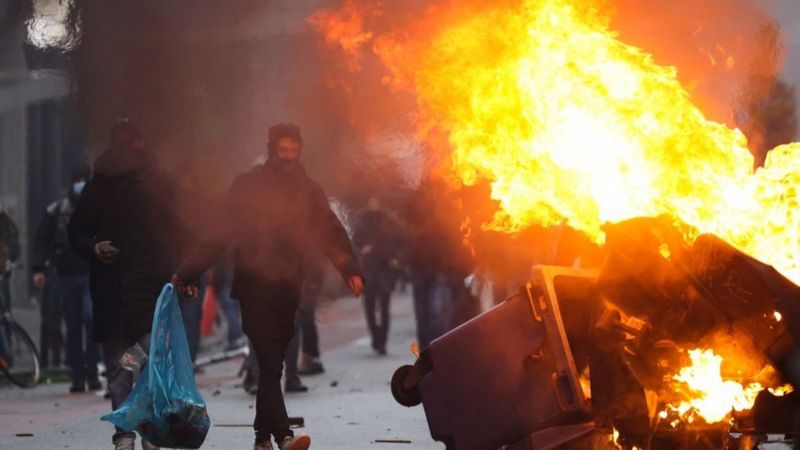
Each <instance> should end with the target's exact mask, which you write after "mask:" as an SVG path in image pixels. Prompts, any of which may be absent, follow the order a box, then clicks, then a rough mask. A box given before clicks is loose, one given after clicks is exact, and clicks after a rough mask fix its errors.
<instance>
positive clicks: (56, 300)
mask: <svg viewBox="0 0 800 450" xmlns="http://www.w3.org/2000/svg"><path fill="white" fill-rule="evenodd" d="M40 270H42V274H43V275H45V274H46V275H45V278H46V280H47V281H46V282H44V283H42V284H41V285H37V284H36V281H35V280H34V287H35V288H37V289H38V291H39V292H38V294H39V362H40V364H41V366H42V369H43V370H44V369H54V370H61V369H62V368H64V367H67V366H62V362H63V363H66V364H69V354H68V353H69V348H66V349H65V348H64V331H63V322H64V314H63V305H62V304H61V298H60V297H59V293H58V282H57V280H58V276H57V275H56V271H55V269H54V268H53V267H52V266H50V265H47V266H46V267H44V268H42V269H40ZM65 351H66V352H67V355H64V352H65ZM62 356H65V357H64V359H62ZM85 390H86V388H84V389H83V390H82V391H77V390H76V392H84V391H85Z"/></svg>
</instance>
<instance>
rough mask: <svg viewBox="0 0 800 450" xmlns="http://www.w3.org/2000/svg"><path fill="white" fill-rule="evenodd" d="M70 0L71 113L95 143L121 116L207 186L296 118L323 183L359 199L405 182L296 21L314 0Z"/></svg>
mask: <svg viewBox="0 0 800 450" xmlns="http://www.w3.org/2000/svg"><path fill="white" fill-rule="evenodd" d="M75 1H76V4H77V5H78V7H79V21H80V27H81V44H80V46H79V47H78V48H77V51H76V59H75V63H76V73H77V82H78V87H79V93H80V94H79V95H80V97H79V99H80V105H81V116H82V119H83V123H84V128H85V129H86V130H87V134H88V137H89V148H90V151H91V152H92V153H93V154H94V155H96V154H98V153H99V152H101V151H102V150H103V149H104V146H105V145H106V142H107V134H108V130H109V128H110V125H111V123H112V122H113V120H114V118H116V117H128V118H129V119H130V120H131V122H132V123H134V124H136V125H138V126H139V127H140V128H141V129H142V131H143V132H144V134H145V136H146V138H147V141H148V145H149V146H150V147H151V148H152V149H153V150H154V151H155V152H156V153H158V155H159V159H160V160H161V162H162V164H163V165H165V166H166V167H168V168H169V169H171V170H173V171H174V172H176V173H191V174H192V178H194V179H195V180H196V182H195V183H193V184H194V186H195V189H201V190H205V191H207V193H208V194H214V193H219V192H221V191H223V190H224V188H225V187H226V186H227V185H228V183H229V182H230V180H231V178H232V176H233V175H234V174H235V173H237V172H240V171H242V170H246V169H247V168H248V167H249V166H250V165H252V163H253V161H254V160H256V158H257V157H258V156H260V155H263V154H264V153H265V152H266V135H267V129H268V128H269V126H270V125H271V124H273V123H276V122H294V123H297V124H298V125H299V126H300V127H301V129H302V130H303V134H304V140H305V143H306V148H305V153H304V156H303V160H304V163H305V165H306V167H307V169H309V171H310V172H311V174H312V175H313V176H315V177H316V178H318V179H320V181H321V182H322V183H323V185H325V187H326V188H327V189H328V190H329V193H330V194H332V195H335V196H337V197H343V198H345V199H346V200H347V201H348V202H351V203H353V202H354V203H360V202H363V201H364V200H365V197H366V196H368V195H369V194H368V193H367V192H376V191H384V190H390V189H393V188H395V187H396V186H397V185H398V184H400V185H402V184H404V183H405V182H406V179H407V178H408V177H407V174H406V173H405V172H404V170H401V169H398V167H397V164H395V161H394V160H393V159H392V154H391V152H390V151H387V150H386V149H383V148H379V147H380V146H381V145H383V146H387V145H388V146H390V147H391V146H392V144H387V141H388V139H373V141H372V143H370V141H369V140H365V139H363V138H362V135H361V132H360V130H357V129H355V127H353V126H351V124H350V123H349V121H348V114H347V111H346V110H347V109H348V108H349V107H350V106H349V105H347V104H345V103H346V102H347V97H346V95H344V93H342V92H340V91H339V90H338V89H336V87H335V86H333V85H332V83H331V82H330V79H329V78H327V77H326V74H327V72H326V70H325V68H324V64H325V60H324V57H321V56H320V45H319V40H318V38H317V36H316V35H315V34H314V33H313V31H312V30H310V29H309V27H308V26H307V23H306V20H307V17H308V16H309V15H311V14H312V13H313V11H315V10H316V9H317V8H318V7H320V6H321V4H322V2H319V1H304V2H295V1H291V0H283V1H265V0H226V1H224V2H221V1H218V0H176V1H169V2H164V1H163V0H136V1H130V0H114V1H109V0H75ZM393 148H394V147H392V148H390V149H388V150H392V149H393ZM376 149H379V150H380V151H385V154H382V153H377V154H376ZM404 164H406V165H407V166H408V165H409V164H410V165H412V166H413V158H412V161H411V162H410V163H404ZM356 180H357V183H355V182H354V181H356Z"/></svg>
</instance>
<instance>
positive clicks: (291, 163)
mask: <svg viewBox="0 0 800 450" xmlns="http://www.w3.org/2000/svg"><path fill="white" fill-rule="evenodd" d="M299 165H300V158H292V159H282V158H278V166H279V167H280V168H281V169H283V170H291V169H293V168H294V167H297V166H299Z"/></svg>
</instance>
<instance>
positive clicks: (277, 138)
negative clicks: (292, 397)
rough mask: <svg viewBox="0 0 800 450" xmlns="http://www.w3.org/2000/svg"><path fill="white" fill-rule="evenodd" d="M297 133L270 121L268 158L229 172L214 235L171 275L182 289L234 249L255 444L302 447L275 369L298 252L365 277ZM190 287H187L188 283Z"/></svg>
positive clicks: (356, 286) (291, 326) (298, 274)
mask: <svg viewBox="0 0 800 450" xmlns="http://www.w3.org/2000/svg"><path fill="white" fill-rule="evenodd" d="M302 146H303V139H302V137H301V135H300V129H299V128H298V127H297V126H296V125H293V124H279V125H275V126H273V127H271V128H270V130H269V142H268V144H267V148H268V150H269V155H268V156H269V159H268V160H267V162H266V163H265V164H263V165H261V166H257V167H256V168H254V169H253V170H251V171H249V172H247V173H245V174H242V175H240V176H238V177H237V178H236V180H234V182H233V185H232V186H231V188H230V190H229V192H228V196H227V203H226V208H227V211H226V219H227V220H226V223H225V224H224V225H223V226H222V227H221V229H222V232H221V233H220V234H219V236H218V237H217V238H216V239H214V240H213V241H210V242H208V243H206V244H205V245H203V246H201V248H200V249H198V251H197V252H195V253H194V254H193V256H192V257H190V258H189V259H188V260H187V261H186V262H184V264H183V265H182V266H181V268H180V269H179V270H178V272H177V273H176V274H175V276H174V277H173V282H174V283H175V284H176V286H178V288H179V289H184V290H185V289H188V286H189V285H191V284H193V283H194V282H195V281H196V280H197V279H198V277H199V276H200V274H202V273H203V271H205V269H206V268H208V267H209V266H210V265H211V264H212V263H213V262H214V260H215V259H216V258H218V257H219V256H220V255H221V254H222V252H223V251H224V250H225V248H226V247H227V246H228V245H232V246H233V248H234V251H235V268H234V281H233V286H232V289H231V296H232V297H233V298H235V299H237V300H239V302H240V303H241V308H242V325H243V328H244V332H245V334H247V336H248V338H250V341H251V343H252V345H253V348H254V349H255V352H256V355H257V357H258V365H259V378H258V396H257V398H256V418H255V423H254V428H255V433H256V440H255V442H256V443H255V449H256V450H268V449H272V448H273V447H272V444H271V442H270V437H272V438H274V439H275V442H276V443H277V444H278V447H279V449H280V450H306V449H308V447H309V446H310V445H311V439H310V438H309V437H308V436H307V435H301V436H294V435H293V433H292V430H290V429H289V419H288V416H287V414H286V405H285V404H284V401H283V393H282V392H281V384H280V381H281V372H282V371H283V360H284V356H285V354H286V350H287V347H288V346H289V341H290V340H291V339H292V336H293V335H294V331H295V314H296V312H297V308H298V306H299V303H300V292H301V287H302V281H303V260H304V255H305V254H306V253H307V251H308V250H310V249H312V248H314V247H316V248H318V249H320V250H322V252H323V253H324V254H325V255H326V256H327V257H328V258H329V259H330V260H331V261H332V262H333V264H334V266H335V267H336V268H337V269H338V271H339V273H340V274H341V275H342V277H343V278H344V279H345V280H346V281H347V284H348V285H349V287H350V289H351V290H352V291H353V293H354V294H355V295H356V296H360V295H361V292H362V291H363V288H364V280H363V277H362V275H361V271H360V269H359V267H358V263H357V262H356V258H355V256H354V254H353V250H352V248H351V245H350V240H349V239H348V236H347V232H346V231H345V229H344V227H343V226H342V224H341V222H339V220H338V219H337V218H336V215H335V214H334V213H333V212H332V211H331V209H330V206H329V205H328V199H327V198H326V196H325V193H324V192H323V190H322V187H321V186H320V185H319V183H317V182H316V181H314V180H312V179H311V178H310V177H309V176H308V175H307V174H306V172H305V169H304V168H303V166H302V165H301V164H300V154H301V153H302ZM189 290H191V289H189Z"/></svg>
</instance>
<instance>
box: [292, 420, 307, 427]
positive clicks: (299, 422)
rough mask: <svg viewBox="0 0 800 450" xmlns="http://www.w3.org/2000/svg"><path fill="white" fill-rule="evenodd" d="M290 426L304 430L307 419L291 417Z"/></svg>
mask: <svg viewBox="0 0 800 450" xmlns="http://www.w3.org/2000/svg"><path fill="white" fill-rule="evenodd" d="M289 426H290V427H296V428H302V427H304V426H306V419H305V418H303V417H289Z"/></svg>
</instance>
